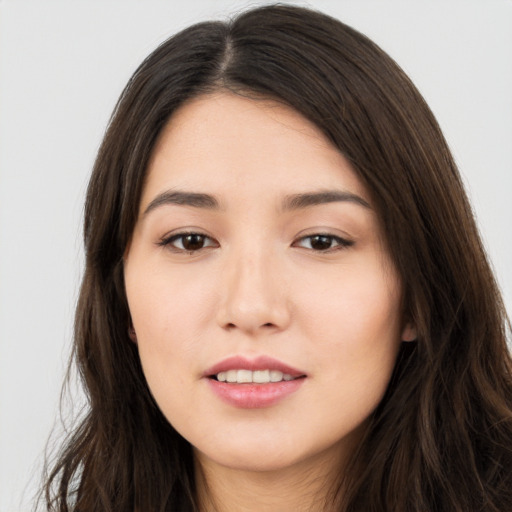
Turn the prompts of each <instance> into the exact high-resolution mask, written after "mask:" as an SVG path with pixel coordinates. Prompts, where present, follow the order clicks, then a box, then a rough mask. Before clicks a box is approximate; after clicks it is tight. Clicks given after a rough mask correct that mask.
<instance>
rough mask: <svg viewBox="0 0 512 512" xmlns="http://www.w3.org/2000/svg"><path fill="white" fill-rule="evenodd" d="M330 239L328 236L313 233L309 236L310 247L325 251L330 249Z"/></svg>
mask: <svg viewBox="0 0 512 512" xmlns="http://www.w3.org/2000/svg"><path fill="white" fill-rule="evenodd" d="M331 244H332V240H331V237H330V236H325V235H315V236H313V237H312V238H311V247H312V248H313V249H316V250H317V251H325V250H326V249H330V248H331Z"/></svg>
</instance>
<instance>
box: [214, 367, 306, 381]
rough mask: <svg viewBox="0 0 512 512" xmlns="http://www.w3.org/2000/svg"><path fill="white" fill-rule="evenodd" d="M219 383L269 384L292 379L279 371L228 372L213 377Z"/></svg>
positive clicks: (287, 374)
mask: <svg viewBox="0 0 512 512" xmlns="http://www.w3.org/2000/svg"><path fill="white" fill-rule="evenodd" d="M214 378H216V379H217V380H218V381H219V382H231V383H236V384H246V383H255V384H267V383H269V382H281V381H283V380H284V381H290V380H293V379H294V378H297V377H293V376H292V375H290V374H289V373H283V372H281V371H279V370H255V371H251V370H228V371H226V372H219V373H218V374H217V375H215V376H214Z"/></svg>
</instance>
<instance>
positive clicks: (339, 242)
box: [157, 231, 354, 254]
mask: <svg viewBox="0 0 512 512" xmlns="http://www.w3.org/2000/svg"><path fill="white" fill-rule="evenodd" d="M187 236H188V237H198V238H200V239H201V241H202V242H203V245H202V246H201V247H198V248H197V249H186V248H185V246H184V245H183V241H184V239H185V237H187ZM313 239H316V241H317V242H319V241H323V242H327V243H328V244H330V245H331V247H327V248H325V249H315V248H314V247H313V246H312V243H311V242H312V241H313ZM322 239H323V240H322ZM178 240H181V247H176V246H175V245H173V244H174V243H175V242H176V241H178ZM207 240H208V241H209V242H210V243H209V244H208V245H206V246H205V245H204V242H205V241H207ZM305 240H310V244H309V245H310V247H304V246H302V245H300V242H303V241H305ZM333 243H335V244H336V245H334V246H332V244H333ZM157 245H158V246H161V247H168V248H169V249H170V250H172V251H174V252H178V253H184V252H186V253H188V254H194V253H197V252H199V251H202V250H204V249H209V248H211V247H218V246H219V244H218V242H216V241H215V240H214V239H212V238H211V237H209V236H208V235H205V234H204V233H199V232H196V231H190V232H183V233H176V234H173V235H171V236H168V237H165V238H163V239H162V240H160V241H159V242H158V243H157ZM353 245H354V242H353V241H352V240H347V239H345V238H341V237H339V236H336V235H332V234H330V233H313V234H311V235H307V236H302V237H300V238H299V239H297V240H296V241H294V242H293V244H292V247H302V248H304V249H307V250H310V251H313V252H318V253H330V252H335V251H340V250H343V249H347V248H349V247H351V246H353Z"/></svg>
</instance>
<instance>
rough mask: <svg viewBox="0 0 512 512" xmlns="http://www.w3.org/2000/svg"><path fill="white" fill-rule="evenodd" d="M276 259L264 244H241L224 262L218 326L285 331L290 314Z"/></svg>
mask: <svg viewBox="0 0 512 512" xmlns="http://www.w3.org/2000/svg"><path fill="white" fill-rule="evenodd" d="M279 269H280V265H279V262H278V257H277V255H276V254H275V253H274V251H272V250H271V249H269V248H268V246H267V247H265V244H254V243H248V244H240V247H238V248H236V249H235V248H233V250H232V251H230V254H229V256H228V257H227V258H226V261H225V268H224V279H223V288H224V292H223V294H222V301H221V305H220V308H219V315H220V316H219V319H220V323H221V324H222V325H223V326H224V327H229V328H233V327H237V328H239V329H241V330H243V331H251V332H254V331H256V330H258V329H260V328H263V327H265V328H270V327H273V328H277V329H281V328H283V327H285V325H286V324H287V322H288V317H289V312H288V307H287V299H286V296H285V295H286V293H285V289H286V287H285V286H284V276H283V274H282V272H281V273H280V270H279Z"/></svg>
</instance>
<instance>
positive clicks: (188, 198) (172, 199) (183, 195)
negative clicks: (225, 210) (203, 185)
mask: <svg viewBox="0 0 512 512" xmlns="http://www.w3.org/2000/svg"><path fill="white" fill-rule="evenodd" d="M166 204H177V205H181V206H192V207H194V208H205V209H207V210H218V209H219V202H218V201H217V199H215V197H213V196H211V195H209V194H200V193H197V192H178V191H171V190H168V191H166V192H163V193H162V194H159V195H157V196H156V197H155V198H154V199H153V201H151V203H149V205H148V207H147V208H146V209H145V211H144V215H147V214H148V213H149V212H150V211H152V210H154V209H156V208H158V207H159V206H163V205H166Z"/></svg>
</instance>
